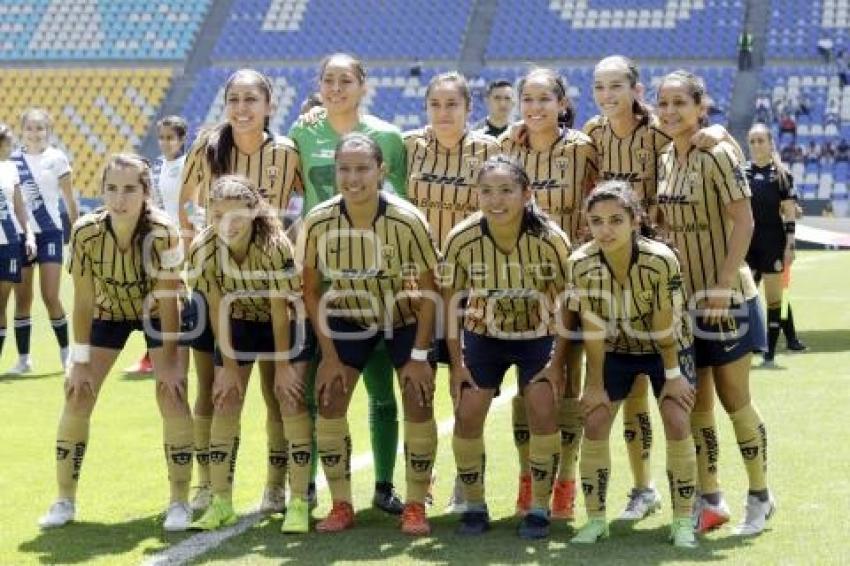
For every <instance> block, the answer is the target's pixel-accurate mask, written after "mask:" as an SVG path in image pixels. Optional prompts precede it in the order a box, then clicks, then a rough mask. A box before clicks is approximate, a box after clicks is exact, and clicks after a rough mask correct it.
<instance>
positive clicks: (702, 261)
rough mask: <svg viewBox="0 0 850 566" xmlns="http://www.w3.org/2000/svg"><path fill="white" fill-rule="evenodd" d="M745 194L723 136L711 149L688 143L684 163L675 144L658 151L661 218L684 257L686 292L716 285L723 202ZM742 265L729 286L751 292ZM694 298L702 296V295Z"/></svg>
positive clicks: (722, 252) (722, 249)
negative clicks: (690, 145)
mask: <svg viewBox="0 0 850 566" xmlns="http://www.w3.org/2000/svg"><path fill="white" fill-rule="evenodd" d="M749 197H750V188H749V186H748V185H747V179H746V176H745V175H744V170H743V168H742V166H741V163H740V161H739V159H738V157H737V155H736V152H735V150H734V149H733V148H732V146H731V145H729V144H728V143H727V142H720V143H719V144H717V145H716V146H714V147H713V148H712V149H710V150H701V149H698V148H695V147H692V148H691V149H690V150H689V151H688V154H687V156H685V163H684V164H682V163H680V162H679V158H678V156H677V154H676V148H675V146H674V145H673V144H670V145H669V146H668V147H667V149H665V150H664V151H663V152H662V154H661V156H660V164H659V169H658V205H659V211H660V212H661V224H662V226H663V228H664V230H665V231H666V232H667V233H668V234H669V235H670V236H671V237H672V238H673V242H674V244H675V246H676V249H677V250H678V251H679V254H680V257H681V258H682V272H683V274H684V280H685V289H686V291H687V293H688V296H689V297H694V295H695V293H696V294H700V292H702V291H705V290H706V289H709V288H711V287H713V286H714V285H716V283H717V276H718V274H719V272H720V270H721V268H722V266H723V262H724V261H725V260H726V256H727V254H728V252H729V235H730V233H731V232H732V221H731V219H730V218H729V216H728V214H727V212H726V205H727V204H728V203H730V202H732V201H736V200H741V199H749ZM742 267H743V262H742ZM744 271H745V270H740V271H739V276H738V277H737V279H736V281H734V282H733V286H732V289H733V291H737V292H743V293H744V296H750V295H751V286H750V284H749V283H750V282H747V281H746V276H745V275H744V274H743V272H744ZM695 298H696V299H697V300H698V301H700V300H702V299H704V298H705V297H702V296H696V297H695Z"/></svg>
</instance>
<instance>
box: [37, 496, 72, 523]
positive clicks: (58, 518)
mask: <svg viewBox="0 0 850 566" xmlns="http://www.w3.org/2000/svg"><path fill="white" fill-rule="evenodd" d="M76 514H77V508H76V505H74V502H73V501H71V500H70V499H58V500H57V501H56V502H55V503H54V504H53V505H51V506H50V509H48V510H47V514H46V515H44V516H43V517H42V518H41V519H39V520H38V526H39V527H41V528H42V529H52V528H55V527H63V526H65V525H67V524H68V523H70V522H71V521H73V520H74V515H76Z"/></svg>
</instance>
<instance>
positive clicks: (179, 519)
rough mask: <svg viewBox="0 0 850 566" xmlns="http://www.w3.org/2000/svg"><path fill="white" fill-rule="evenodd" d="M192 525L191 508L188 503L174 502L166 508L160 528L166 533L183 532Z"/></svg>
mask: <svg viewBox="0 0 850 566" xmlns="http://www.w3.org/2000/svg"><path fill="white" fill-rule="evenodd" d="M191 524H192V508H191V507H189V504H188V503H183V502H179V501H176V502H174V503H172V504H171V505H169V506H168V510H167V511H166V512H165V521H164V522H163V523H162V528H163V529H165V530H166V531H185V530H186V529H188V528H189V525H191Z"/></svg>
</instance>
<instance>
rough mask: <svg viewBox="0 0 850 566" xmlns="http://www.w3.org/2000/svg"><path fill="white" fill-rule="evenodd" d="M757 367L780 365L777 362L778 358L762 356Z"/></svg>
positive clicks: (765, 367) (767, 367) (768, 367)
mask: <svg viewBox="0 0 850 566" xmlns="http://www.w3.org/2000/svg"><path fill="white" fill-rule="evenodd" d="M756 367H757V368H759V369H776V368H778V367H779V366H778V365H777V364H776V360H774V359H773V358H768V357H767V356H765V357H764V358H762V360H761V363H760V364H759V365H758V366H756Z"/></svg>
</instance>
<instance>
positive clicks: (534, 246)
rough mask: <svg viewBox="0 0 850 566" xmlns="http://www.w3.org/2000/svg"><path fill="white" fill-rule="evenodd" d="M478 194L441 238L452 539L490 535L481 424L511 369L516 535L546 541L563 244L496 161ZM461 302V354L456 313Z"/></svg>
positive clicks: (558, 388) (556, 437) (513, 165)
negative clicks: (456, 497) (515, 410)
mask: <svg viewBox="0 0 850 566" xmlns="http://www.w3.org/2000/svg"><path fill="white" fill-rule="evenodd" d="M476 193H477V197H478V204H479V209H480V210H479V212H476V213H475V214H473V215H472V216H470V217H469V218H467V219H465V220H463V221H462V222H460V223H459V224H458V225H457V226H455V227H454V228H453V229H452V231H451V232H450V233H449V236H448V239H447V241H446V245H445V258H444V265H443V270H442V273H441V275H442V277H441V283H442V285H443V288H444V300H443V302H444V305H445V309H446V320H447V321H448V326H449V331H448V333H447V343H448V348H449V353H450V357H451V393H452V398H453V399H454V404H455V430H454V438H453V442H452V445H453V449H454V455H455V461H456V463H457V470H458V477H459V478H460V480H461V484H462V486H463V492H464V499H465V500H466V502H467V508H466V511H465V512H464V513H463V515H462V516H461V524H460V528H459V529H458V532H459V533H460V534H470V535H471V534H481V533H483V532H484V531H486V530H488V529H489V527H490V518H489V514H488V512H487V505H486V503H485V500H484V467H485V466H484V462H485V454H484V439H483V432H484V422H485V420H486V417H487V412H488V410H489V408H490V403H491V402H492V400H493V397H495V396H496V395H498V393H499V387H500V385H501V383H502V380H503V379H504V376H505V373H506V372H507V370H508V369H509V368H510V366H512V365H516V366H517V367H518V375H519V386H520V388H521V389H522V390H523V397H522V398H523V399H524V402H525V407H526V409H527V411H526V412H527V415H528V421H529V428H530V433H531V434H530V447H529V463H530V468H531V478H532V479H531V481H532V505H531V509H530V510H529V512H528V513H527V514H526V515H525V516H524V517H523V520H522V522H521V523H520V526H519V535H520V536H521V537H523V538H543V537H546V536H548V534H549V522H550V510H549V500H550V498H551V495H552V485H553V483H554V481H555V478H556V476H557V473H558V462H559V459H560V455H561V436H560V433H559V430H558V410H557V406H556V403H557V401H556V400H557V399H560V398H561V396H562V393H563V388H564V384H565V376H564V371H563V368H564V366H565V358H563V356H561V357H559V358H558V360H559V363H556V362H555V361H553V362H552V363H551V364H550V366H549V368H547V363H548V362H549V359H550V354H551V352H552V342H553V334H554V324H553V320H552V319H553V314H554V313H555V306H554V305H555V303H556V300H557V298H558V296H559V295H560V294H562V293H563V291H564V290H565V287H566V258H567V256H568V255H569V250H570V244H569V240H568V238H567V236H566V234H564V232H563V231H561V229H560V228H559V227H558V226H557V225H556V224H555V223H554V222H552V221H551V220H550V219H549V218H548V217H547V216H546V215H545V214H543V213H542V212H540V211H539V209H538V208H537V206H536V204H535V203H534V200H533V192H532V189H531V183H530V181H529V178H528V175H527V174H526V173H525V171H524V170H523V168H522V166H521V165H520V164H519V163H518V162H515V161H512V160H511V159H509V158H507V157H504V156H497V157H493V158H490V159H488V160H487V161H486V162H485V163H484V166H483V167H482V168H481V171H480V173H479V175H478V179H477V183H476ZM467 294H468V302H467V306H466V309H465V312H464V316H463V320H462V324H463V329H464V332H463V351H461V345H460V342H461V341H460V337H459V336H458V333H459V326H460V324H461V321H460V320H458V318H457V316H456V313H455V309H456V308H457V306H458V305H459V304H460V302H459V301H460V299H461V296H465V295H467ZM544 370H546V371H544Z"/></svg>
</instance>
